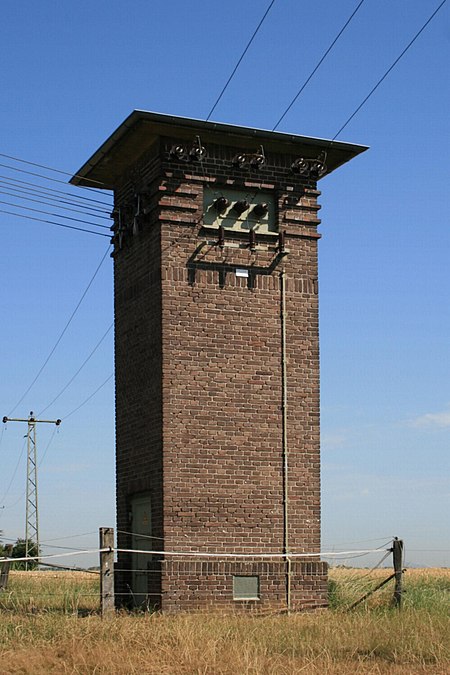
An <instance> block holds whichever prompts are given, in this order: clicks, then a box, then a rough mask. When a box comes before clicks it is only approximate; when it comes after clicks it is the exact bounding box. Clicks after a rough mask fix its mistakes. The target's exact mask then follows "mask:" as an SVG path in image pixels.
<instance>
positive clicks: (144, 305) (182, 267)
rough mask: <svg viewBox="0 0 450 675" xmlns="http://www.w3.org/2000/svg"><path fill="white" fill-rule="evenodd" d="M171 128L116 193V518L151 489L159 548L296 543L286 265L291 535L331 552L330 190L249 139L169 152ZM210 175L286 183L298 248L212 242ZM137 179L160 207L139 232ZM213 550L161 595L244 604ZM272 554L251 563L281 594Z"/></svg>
mask: <svg viewBox="0 0 450 675" xmlns="http://www.w3.org/2000/svg"><path fill="white" fill-rule="evenodd" d="M173 142H174V139H161V146H160V148H159V147H156V146H155V148H154V149H153V150H152V151H151V152H150V153H148V154H147V156H146V157H143V158H141V159H140V160H139V162H137V163H136V165H135V166H134V167H133V169H132V171H130V173H129V174H128V175H127V176H125V177H124V180H123V185H122V187H121V189H120V190H119V191H117V195H116V204H117V206H118V207H120V208H121V209H122V226H123V223H124V222H125V225H126V227H125V229H124V235H123V240H122V247H121V248H120V250H119V245H118V238H117V236H116V253H115V270H116V273H115V283H116V290H115V300H116V305H115V306H116V373H117V382H116V386H117V499H118V529H119V530H127V531H128V530H129V529H130V525H129V523H128V520H127V518H128V515H127V514H128V510H129V499H130V497H131V496H132V495H133V494H135V493H137V492H142V491H147V490H149V491H150V492H151V494H152V502H153V509H154V513H153V514H152V519H153V523H154V528H155V530H154V531H155V536H157V537H161V540H158V541H157V543H155V546H154V548H155V549H161V548H162V547H163V546H164V548H165V550H176V551H186V550H191V551H196V550H202V551H210V552H227V553H242V552H246V553H249V552H258V551H265V552H267V553H270V552H272V553H280V552H281V551H282V550H283V545H284V535H283V523H284V516H283V454H282V366H281V363H282V335H281V326H282V323H281V284H280V274H281V272H282V270H284V273H285V278H286V345H287V349H286V351H287V354H286V356H287V401H288V413H287V442H288V453H289V454H288V458H289V459H288V465H289V470H288V500H289V505H288V511H289V547H290V550H291V551H292V552H311V551H318V550H320V474H319V472H320V460H319V350H318V296H317V288H318V287H317V237H318V235H317V233H316V229H317V224H318V222H319V221H318V219H317V210H318V208H319V207H318V206H317V201H316V200H317V195H318V194H319V193H318V192H317V191H316V190H315V185H314V184H312V183H308V182H305V181H303V182H302V181H301V180H300V179H298V178H293V176H292V175H291V174H290V173H289V170H288V167H290V164H291V163H292V161H293V159H294V158H293V157H292V156H289V155H286V156H283V155H274V156H270V155H268V162H267V165H266V166H265V167H263V169H261V171H260V172H259V173H251V174H249V172H248V170H245V169H232V168H230V160H231V158H232V157H233V156H234V154H236V151H237V150H238V149H237V148H232V147H226V146H218V145H208V147H207V151H208V158H207V160H205V162H204V164H203V167H201V166H199V165H198V164H196V165H186V164H183V163H181V162H173V161H170V160H168V149H170V147H171V145H172V144H173ZM158 157H159V158H160V161H161V164H159V161H158ZM206 182H207V183H208V184H209V185H210V186H213V187H217V188H218V189H219V190H220V188H226V187H227V186H228V187H232V188H237V189H245V190H249V191H251V192H252V193H253V192H254V191H255V190H256V189H260V190H261V191H262V193H264V192H270V193H273V194H275V196H276V201H277V204H278V222H279V226H280V229H283V230H286V232H287V236H286V246H287V248H288V249H289V253H288V255H286V256H284V257H282V256H279V255H278V254H277V251H276V246H277V242H276V240H275V241H273V239H272V240H271V239H270V238H268V237H267V238H264V237H261V238H259V241H258V244H259V245H260V246H262V247H264V250H258V251H256V252H254V253H252V252H250V251H249V249H248V248H241V249H237V248H230V247H225V248H224V249H223V250H220V249H219V248H218V247H217V246H214V245H211V244H210V243H206V244H205V243H204V242H205V241H206V242H211V241H213V240H214V239H215V238H216V236H217V235H216V234H215V233H214V232H211V231H209V232H207V231H205V230H202V227H201V225H202V223H201V220H202V212H203V185H204V184H205V183H206ZM134 193H145V199H144V202H145V208H146V211H147V215H146V217H145V219H144V222H143V224H142V226H141V231H140V232H139V234H138V235H134V236H133V235H132V231H131V224H132V220H133V219H132V211H133V207H131V208H130V207H129V204H130V203H133V204H135V200H134ZM133 200H134V201H133ZM117 223H118V220H117V217H116V225H117ZM243 241H244V243H245V239H244V240H243ZM200 244H203V246H202V248H201V250H200V251H198V247H199V245H200ZM196 251H197V252H196ZM236 266H239V267H246V266H248V267H250V275H249V278H248V279H246V278H239V277H236V275H235V271H234V270H235V267H236ZM155 542H156V540H155ZM119 545H120V546H129V545H130V540H129V538H127V537H126V536H121V537H120V539H119ZM122 563H125V566H126V559H125V558H123V559H122ZM208 564H209V565H212V564H213V563H208ZM214 564H215V565H216V568H215V571H214V573H212V572H209V571H208V572H204V571H203V567H202V564H201V563H199V562H195V561H185V562H184V563H183V565H182V564H181V563H176V562H173V561H171V560H166V561H164V562H163V564H162V568H161V569H162V572H161V575H162V576H161V579H162V602H161V606H162V608H163V609H170V610H173V609H175V608H181V609H184V608H198V607H200V606H206V605H211V606H213V605H216V604H217V605H220V606H222V605H223V604H224V603H225V604H227V603H228V604H229V603H230V602H231V604H232V605H233V601H232V596H230V592H231V591H230V588H231V586H230V583H231V580H232V574H233V572H232V567H230V565H231V563H224V562H221V561H220V560H218V561H216V562H215V563H214ZM311 564H312V563H311ZM227 565H228V567H227ZM234 565H235V568H236V565H237V563H236V562H235V563H234ZM239 565H244V563H239ZM267 565H268V563H261V562H260V563H256V562H253V563H252V569H253V570H256V569H259V570H260V572H259V574H260V575H261V589H262V591H261V593H262V597H261V603H259V606H261V607H262V606H263V605H266V604H269V605H270V604H272V605H274V606H279V607H282V606H283V604H284V603H285V601H286V600H285V596H286V593H285V584H286V578H285V571H286V570H285V563H282V562H278V563H275V562H273V563H270V565H269V567H267ZM302 565H304V563H300V562H298V563H295V564H294V565H293V578H292V589H293V600H294V605H295V606H297V607H301V606H304V605H305V604H313V605H314V604H316V605H318V606H321V605H323V604H324V602H325V595H324V593H325V590H324V588H325V586H324V584H325V582H326V569H325V567H324V566H323V565H318V564H317V563H314V564H312V565H313V566H312V567H311V574H310V575H309V576H310V577H311V579H307V576H308V575H306V573H305V572H304V568H303V567H302ZM314 565H315V566H314ZM269 568H270V569H269ZM208 569H209V568H208ZM305 569H306V568H305ZM227 570H228V571H227ZM252 573H253V572H252ZM255 573H256V572H255ZM263 579H265V581H264V583H263ZM195 580H196V581H195ZM183 589H184V590H183ZM196 589H197V590H196ZM233 606H234V605H233ZM241 606H242V605H241Z"/></svg>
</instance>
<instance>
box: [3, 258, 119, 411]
mask: <svg viewBox="0 0 450 675" xmlns="http://www.w3.org/2000/svg"><path fill="white" fill-rule="evenodd" d="M110 249H111V246H108V248H107V249H106V251H105V253H104V254H103V256H102V259H101V260H100V262H99V264H98V266H97V268H96V270H95V272H94V274H93V275H92V277H91V279H90V280H89V283H88V285H87V286H86V288H85V290H84V291H83V293H82V295H81V298H80V299H79V300H78V302H77V304H76V306H75V309H74V310H73V312H72V314H71V315H70V317H69V319H68V321H67V322H66V325H65V326H64V328H63V330H62V331H61V333H60V335H59V337H58V339H57V340H56V342H55V344H54V345H53V347H52V349H51V350H50V353H49V355H48V356H47V358H46V359H45V361H44V363H43V364H42V366H41V367H40V368H39V370H38V372H37V374H36V376H35V377H34V379H33V381H32V382H31V384H30V385H29V386H28V387H27V389H26V390H25V392H24V394H22V396H21V397H20V399H19V400H18V401H17V403H16V404H15V406H14V407H13V408H12V410H11V411H10V412H9V413H8V415H7V416H8V417H10V416H11V415H12V413H13V412H14V410H16V408H17V407H18V406H19V405H20V404H21V403H22V401H23V400H24V398H25V396H26V395H27V394H28V392H29V391H30V389H31V388H32V387H33V386H34V384H35V383H36V382H37V380H38V378H39V377H40V375H41V374H42V371H43V370H44V368H45V366H46V365H47V363H48V362H49V361H50V359H51V357H52V356H53V354H54V352H55V350H56V348H57V347H58V345H59V343H60V342H61V340H62V338H63V336H64V334H65V333H66V331H67V329H68V328H69V326H70V324H71V322H72V320H73V318H74V316H75V314H76V313H77V311H78V309H79V308H80V305H81V303H82V302H83V300H84V298H85V297H86V294H87V292H88V291H89V289H90V287H91V286H92V284H93V282H94V279H95V277H96V276H97V274H98V272H99V270H100V268H101V266H102V265H103V262H104V260H105V258H106V256H107V255H108V253H109V251H110Z"/></svg>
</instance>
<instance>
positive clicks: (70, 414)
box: [62, 373, 114, 420]
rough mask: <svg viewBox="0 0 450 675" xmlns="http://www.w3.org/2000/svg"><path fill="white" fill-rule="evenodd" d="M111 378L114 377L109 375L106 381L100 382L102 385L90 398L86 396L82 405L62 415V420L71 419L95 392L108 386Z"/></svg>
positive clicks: (93, 394)
mask: <svg viewBox="0 0 450 675" xmlns="http://www.w3.org/2000/svg"><path fill="white" fill-rule="evenodd" d="M113 376H114V373H111V375H109V376H108V377H107V378H106V380H105V381H104V382H102V384H101V385H100V386H99V387H97V389H96V390H95V391H93V392H92V394H91V395H90V396H88V397H87V398H86V399H84V401H83V403H80V405H79V406H77V407H76V408H74V409H73V410H71V411H70V413H68V414H67V415H64V417H63V418H62V419H64V420H66V419H67V418H68V417H71V416H72V415H73V414H74V413H76V412H78V410H79V409H80V408H82V407H83V406H84V405H86V403H88V402H89V401H90V400H91V398H93V397H94V396H95V394H97V392H99V391H100V389H103V387H104V386H105V384H108V382H109V381H110V379H111V378H112V377H113Z"/></svg>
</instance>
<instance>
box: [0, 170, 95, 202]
mask: <svg viewBox="0 0 450 675" xmlns="http://www.w3.org/2000/svg"><path fill="white" fill-rule="evenodd" d="M0 166H3V167H4V168H5V169H10V170H11V171H18V172H20V173H26V174H28V175H29V176H37V177H38V178H44V180H50V181H52V182H53V183H62V184H63V185H67V181H65V180H58V178H50V176H44V174H42V173H36V172H35V171H26V170H25V169H19V168H18V167H17V166H11V165H10V164H1V163H0ZM78 187H80V188H81V189H82V190H90V191H91V192H99V193H100V194H102V195H104V194H105V193H104V191H103V190H96V189H95V188H88V187H84V186H83V185H80V186H78Z"/></svg>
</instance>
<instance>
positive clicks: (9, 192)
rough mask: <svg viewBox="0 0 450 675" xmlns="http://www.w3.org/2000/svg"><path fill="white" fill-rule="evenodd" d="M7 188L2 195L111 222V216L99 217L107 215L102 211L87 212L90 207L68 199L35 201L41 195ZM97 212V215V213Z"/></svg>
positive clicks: (92, 210) (91, 210)
mask: <svg viewBox="0 0 450 675" xmlns="http://www.w3.org/2000/svg"><path fill="white" fill-rule="evenodd" d="M2 183H3V181H1V180H0V187H1V188H4V187H5V186H4V185H3V184H2ZM6 187H8V188H9V190H0V194H2V195H7V196H8V197H14V198H15V199H21V200H22V199H23V200H24V201H26V202H34V203H35V204H45V205H46V206H53V207H54V208H57V209H60V210H61V211H71V212H72V213H83V214H85V215H87V216H90V217H91V218H102V219H103V220H109V216H104V215H99V214H100V213H105V212H104V211H103V210H101V209H95V210H94V209H89V211H86V210H85V209H87V208H89V207H88V206H85V205H84V204H77V203H76V202H69V201H68V200H66V199H57V198H55V197H48V196H46V198H45V199H35V197H36V196H40V195H35V194H34V193H33V192H29V191H28V190H21V189H20V188H16V187H12V186H10V185H7V186H6ZM30 194H32V195H33V197H29V196H28V197H26V196H25V195H30ZM58 204H72V206H78V207H81V206H82V207H84V208H76V209H74V208H72V207H71V206H58ZM96 211H97V213H96Z"/></svg>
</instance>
